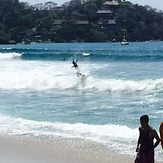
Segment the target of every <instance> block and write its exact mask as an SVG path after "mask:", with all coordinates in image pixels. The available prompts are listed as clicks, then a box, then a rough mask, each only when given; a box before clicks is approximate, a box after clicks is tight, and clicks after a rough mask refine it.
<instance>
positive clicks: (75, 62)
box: [72, 59, 82, 77]
mask: <svg viewBox="0 0 163 163" xmlns="http://www.w3.org/2000/svg"><path fill="white" fill-rule="evenodd" d="M77 62H78V59H77V60H76V61H72V64H73V66H72V67H74V68H75V69H76V71H77V76H78V77H79V75H81V76H82V74H81V73H80V69H79V66H78V64H77Z"/></svg>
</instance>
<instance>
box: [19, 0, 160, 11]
mask: <svg viewBox="0 0 163 163" xmlns="http://www.w3.org/2000/svg"><path fill="white" fill-rule="evenodd" d="M19 1H20V2H29V3H30V4H31V5H33V4H36V3H44V2H49V1H51V2H55V3H57V4H58V5H61V4H63V3H64V2H68V1H70V0H19ZM129 1H130V2H132V3H134V4H136V3H137V4H139V5H143V6H144V5H149V6H151V7H153V8H156V9H159V10H163V0H129Z"/></svg>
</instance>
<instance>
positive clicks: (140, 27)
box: [0, 0, 163, 44]
mask: <svg viewBox="0 0 163 163" xmlns="http://www.w3.org/2000/svg"><path fill="white" fill-rule="evenodd" d="M104 2H106V0H94V1H90V2H87V3H84V4H78V5H70V6H67V7H64V8H63V7H62V8H59V7H56V8H54V9H53V10H34V9H33V8H32V7H30V6H28V7H27V4H26V3H20V2H19V1H15V3H13V2H12V1H9V0H0V3H1V5H0V20H1V21H0V43H1V44H2V43H14V42H16V43H19V42H22V41H28V40H29V41H35V42H46V41H51V42H73V41H77V42H80V41H83V42H104V41H112V40H113V39H116V40H117V41H120V40H122V38H123V32H122V29H123V23H124V20H125V21H126V22H125V23H126V29H127V36H126V37H127V39H128V40H129V41H147V40H163V13H162V12H161V11H157V10H156V9H153V8H151V7H149V6H145V7H143V6H139V5H137V4H136V5H133V4H132V3H130V2H126V1H121V0H119V5H118V7H117V9H116V10H115V12H114V13H113V14H112V19H114V20H115V22H116V26H115V27H114V28H112V29H111V28H101V27H100V26H99V19H100V18H99V16H98V15H97V13H96V12H97V11H98V10H100V9H101V8H102V4H103V3H104ZM81 22H82V23H81ZM84 23H85V24H84Z"/></svg>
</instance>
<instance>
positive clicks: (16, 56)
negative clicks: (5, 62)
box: [0, 52, 22, 59]
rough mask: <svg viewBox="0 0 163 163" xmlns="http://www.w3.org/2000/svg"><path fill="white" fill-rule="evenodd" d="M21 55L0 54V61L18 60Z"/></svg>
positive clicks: (13, 53)
mask: <svg viewBox="0 0 163 163" xmlns="http://www.w3.org/2000/svg"><path fill="white" fill-rule="evenodd" d="M21 55H22V54H20V53H15V52H12V53H0V59H13V58H19V57H21Z"/></svg>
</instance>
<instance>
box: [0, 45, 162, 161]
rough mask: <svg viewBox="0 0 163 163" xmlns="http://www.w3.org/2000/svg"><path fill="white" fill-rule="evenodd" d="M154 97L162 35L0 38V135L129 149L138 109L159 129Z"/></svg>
mask: <svg viewBox="0 0 163 163" xmlns="http://www.w3.org/2000/svg"><path fill="white" fill-rule="evenodd" d="M76 59H78V66H79V68H80V72H81V73H82V74H84V75H85V76H84V77H80V76H79V77H78V76H77V73H76V70H75V69H74V68H73V67H72V61H73V60H76ZM162 102H163V42H135V43H132V42H131V43H130V44H129V45H127V46H122V45H120V43H31V44H28V45H25V44H17V45H0V104H1V105H0V126H1V129H0V134H1V135H8V136H15V137H20V136H22V137H28V138H29V137H32V138H35V139H40V138H42V137H47V138H49V139H62V140H65V139H66V140H71V142H73V143H74V144H75V143H76V144H77V143H78V142H79V141H82V142H84V143H85V144H88V143H91V144H98V146H99V148H100V147H101V149H102V148H103V146H104V147H105V148H107V149H108V150H112V151H116V152H118V153H122V154H129V155H135V149H136V144H137V139H138V134H139V132H138V127H139V126H140V122H139V118H140V116H141V115H144V114H147V115H149V118H150V122H149V123H150V125H151V126H152V127H154V128H155V129H156V131H157V132H159V125H160V122H161V121H162V120H163V119H162V114H163V103H162ZM99 150H100V149H99ZM96 152H97V151H96ZM156 160H163V156H162V149H161V146H160V145H159V147H157V149H156Z"/></svg>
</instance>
